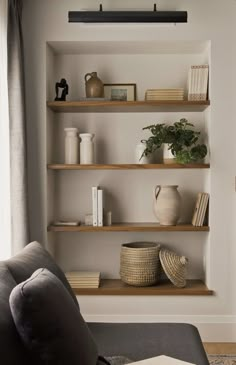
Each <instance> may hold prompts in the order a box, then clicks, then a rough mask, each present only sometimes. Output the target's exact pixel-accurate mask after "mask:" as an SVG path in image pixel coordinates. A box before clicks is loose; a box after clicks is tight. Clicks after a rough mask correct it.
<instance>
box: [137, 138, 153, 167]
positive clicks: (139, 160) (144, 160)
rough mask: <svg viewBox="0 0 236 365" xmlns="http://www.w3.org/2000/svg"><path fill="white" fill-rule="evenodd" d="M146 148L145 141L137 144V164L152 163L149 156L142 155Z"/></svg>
mask: <svg viewBox="0 0 236 365" xmlns="http://www.w3.org/2000/svg"><path fill="white" fill-rule="evenodd" d="M145 149H146V144H145V143H142V142H141V143H139V144H138V145H137V146H136V149H135V163H136V164H149V163H150V160H151V159H150V157H149V156H142V155H143V152H144V151H145Z"/></svg>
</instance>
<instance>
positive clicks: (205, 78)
mask: <svg viewBox="0 0 236 365" xmlns="http://www.w3.org/2000/svg"><path fill="white" fill-rule="evenodd" d="M203 75H204V76H203V87H202V100H206V99H207V87H208V77H209V66H208V65H206V66H205V67H204V69H203Z"/></svg>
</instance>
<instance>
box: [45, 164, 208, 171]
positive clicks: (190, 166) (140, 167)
mask: <svg viewBox="0 0 236 365" xmlns="http://www.w3.org/2000/svg"><path fill="white" fill-rule="evenodd" d="M47 167H48V169H49V170H155V169H160V170H171V169H209V168H210V164H204V163H194V164H187V165H184V164H177V163H172V164H108V165H107V164H93V165H66V164H49V165H48V166H47Z"/></svg>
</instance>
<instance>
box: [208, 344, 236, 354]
mask: <svg viewBox="0 0 236 365" xmlns="http://www.w3.org/2000/svg"><path fill="white" fill-rule="evenodd" d="M204 347H205V350H206V353H208V354H226V355H231V354H234V355H235V354H236V343H235V342H234V343H226V342H222V343H217V342H206V343H204Z"/></svg>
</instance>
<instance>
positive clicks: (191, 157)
mask: <svg viewBox="0 0 236 365" xmlns="http://www.w3.org/2000/svg"><path fill="white" fill-rule="evenodd" d="M193 128H194V125H193V124H191V123H189V122H188V121H187V119H180V121H179V122H176V123H174V124H173V125H166V124H165V123H163V124H153V125H150V126H148V127H145V128H143V130H150V132H151V133H152V136H151V137H149V138H148V139H147V140H143V141H142V142H144V143H146V149H145V151H144V153H143V155H145V156H148V155H150V154H152V153H153V152H155V151H156V150H157V149H158V148H160V147H161V146H162V145H163V144H164V143H167V144H168V145H169V149H170V150H171V152H172V154H173V155H174V156H175V158H176V161H177V162H178V163H183V164H187V163H190V162H197V161H199V160H202V159H203V158H204V157H205V156H206V155H207V147H206V145H205V144H198V143H197V142H198V140H199V136H200V134H201V133H200V132H196V131H195V130H194V129H193Z"/></svg>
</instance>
